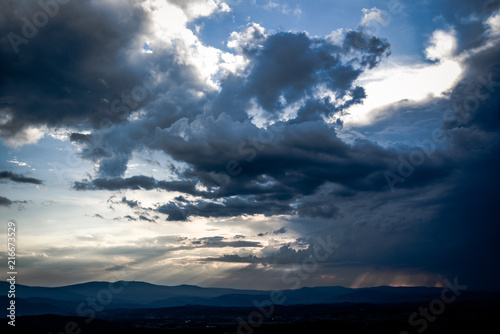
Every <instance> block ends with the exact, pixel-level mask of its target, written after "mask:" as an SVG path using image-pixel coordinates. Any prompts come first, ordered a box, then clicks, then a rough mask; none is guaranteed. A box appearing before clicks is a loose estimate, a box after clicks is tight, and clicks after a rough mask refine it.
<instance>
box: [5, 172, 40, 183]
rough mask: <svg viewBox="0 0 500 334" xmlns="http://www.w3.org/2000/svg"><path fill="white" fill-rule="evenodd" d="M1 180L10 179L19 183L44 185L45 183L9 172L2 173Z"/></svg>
mask: <svg viewBox="0 0 500 334" xmlns="http://www.w3.org/2000/svg"><path fill="white" fill-rule="evenodd" d="M0 179H8V180H11V181H14V182H18V183H31V184H42V183H43V182H42V181H41V180H39V179H35V178H31V177H25V176H22V175H19V174H15V173H12V172H8V171H2V172H0Z"/></svg>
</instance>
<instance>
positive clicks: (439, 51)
mask: <svg viewBox="0 0 500 334" xmlns="http://www.w3.org/2000/svg"><path fill="white" fill-rule="evenodd" d="M456 50H457V41H456V32H455V31H454V30H453V29H450V30H448V31H445V30H436V31H434V32H433V33H432V37H431V39H430V43H429V46H428V47H427V48H426V49H425V55H426V57H427V59H429V60H440V61H441V60H445V59H449V58H452V57H453V56H454V54H455V52H456Z"/></svg>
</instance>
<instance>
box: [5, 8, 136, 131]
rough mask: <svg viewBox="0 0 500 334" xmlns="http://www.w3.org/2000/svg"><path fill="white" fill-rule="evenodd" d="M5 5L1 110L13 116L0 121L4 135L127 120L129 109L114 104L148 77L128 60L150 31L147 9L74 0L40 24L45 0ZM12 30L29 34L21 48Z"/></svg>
mask: <svg viewBox="0 0 500 334" xmlns="http://www.w3.org/2000/svg"><path fill="white" fill-rule="evenodd" d="M0 6H1V7H2V13H1V14H0V16H1V22H2V24H1V25H0V36H2V39H1V40H0V57H1V62H0V77H1V80H0V90H1V91H2V94H1V100H0V109H1V110H2V112H4V113H7V114H8V115H9V117H11V120H10V122H8V123H6V124H2V125H1V127H0V130H1V135H2V136H3V137H8V136H12V135H14V134H15V133H17V132H18V131H19V130H21V129H22V128H24V127H26V126H29V125H49V126H61V125H77V124H79V123H80V122H83V121H89V122H90V123H91V124H92V125H93V126H94V127H96V128H99V127H101V126H103V125H104V124H103V121H106V122H121V121H123V119H124V118H125V117H126V116H127V113H115V112H112V110H111V108H112V107H111V105H110V104H111V103H112V102H113V101H114V100H115V99H117V98H118V99H119V98H120V95H121V94H122V92H124V91H130V89H131V88H132V87H134V86H136V85H138V83H139V81H140V80H142V76H144V73H141V71H143V70H139V69H136V68H134V66H132V65H131V64H127V59H126V53H127V50H128V49H130V48H132V47H134V43H136V41H135V40H134V38H135V36H137V35H138V34H140V33H141V32H143V31H144V29H145V27H144V20H145V14H144V13H143V12H142V11H141V10H140V9H139V7H136V6H134V5H133V4H132V3H131V2H127V3H126V4H125V6H123V7H120V9H118V10H117V8H107V7H106V6H105V5H103V4H96V3H91V2H88V1H84V2H82V1H71V2H69V3H67V4H59V10H58V11H57V13H56V14H55V15H53V17H49V18H48V21H47V23H46V24H45V25H43V26H41V27H36V26H35V25H33V16H34V15H35V14H36V13H39V12H41V13H42V14H44V11H43V9H42V8H41V6H40V5H39V3H38V2H37V1H8V0H1V1H0ZM46 16H47V15H46ZM23 20H24V21H23ZM26 22H28V23H26ZM89 27H91V29H89ZM11 33H14V34H17V35H18V36H20V37H21V38H24V39H25V40H26V42H25V43H24V42H23V43H21V44H19V45H17V46H16V48H17V49H18V50H14V49H16V48H13V46H12V43H11V42H10V40H9V38H7V36H9V34H11ZM11 36H12V35H11ZM4 37H5V38H4ZM16 51H18V52H17V53H16ZM73 139H75V137H73ZM80 139H81V138H80Z"/></svg>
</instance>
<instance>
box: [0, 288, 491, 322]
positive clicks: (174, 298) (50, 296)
mask: <svg viewBox="0 0 500 334" xmlns="http://www.w3.org/2000/svg"><path fill="white" fill-rule="evenodd" d="M8 285H9V283H7V282H0V289H2V290H4V291H7V290H8ZM442 290H443V288H433V287H389V286H381V287H373V288H359V289H352V288H345V287H341V286H332V287H304V288H301V289H297V290H281V291H275V292H273V295H274V296H277V298H276V299H275V301H276V300H278V301H279V303H277V304H280V303H281V304H282V305H312V304H339V303H371V304H394V303H418V302H425V301H430V300H432V299H435V298H440V296H441V292H442ZM270 296H271V291H263V290H238V289H226V288H203V287H199V286H195V285H186V284H183V285H178V286H166V285H155V284H151V283H147V282H137V281H130V282H128V281H127V282H126V281H118V282H113V283H111V282H102V281H96V282H87V283H79V284H74V285H67V286H61V287H40V286H25V285H19V284H18V285H16V301H18V302H17V305H19V308H18V311H17V313H18V315H41V314H56V315H65V316H75V315H77V314H78V312H77V309H78V307H80V310H82V309H85V307H87V308H88V306H87V305H88V300H89V298H90V299H93V300H94V301H95V302H96V303H98V305H99V306H103V308H105V309H106V310H112V309H153V308H165V307H179V306H187V305H191V306H193V305H200V306H217V307H253V306H254V304H255V303H259V304H262V303H267V304H271V303H272V302H271V297H270ZM499 297H500V293H492V292H479V291H464V292H463V295H462V296H461V297H460V299H461V300H467V299H474V300H481V301H494V300H498V298H499ZM3 299H7V297H6V296H0V300H3ZM2 302H7V301H6V300H5V301H2ZM99 303H101V304H102V305H100V304H99Z"/></svg>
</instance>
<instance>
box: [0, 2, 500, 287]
mask: <svg viewBox="0 0 500 334" xmlns="http://www.w3.org/2000/svg"><path fill="white" fill-rule="evenodd" d="M0 8H1V10H0V157H1V159H0V214H1V217H2V221H3V223H2V227H1V230H2V233H7V222H8V221H11V220H13V221H15V222H16V224H17V229H18V230H17V240H16V242H17V269H18V277H17V278H18V283H20V284H27V285H37V286H61V285H68V284H75V283H81V282H87V281H96V280H100V281H116V280H119V279H124V280H138V281H146V282H150V283H155V284H164V285H178V284H193V285H199V286H205V287H231V288H252V289H262V290H271V289H288V288H297V287H301V286H337V285H339V286H345V287H353V288H359V287H370V286H381V285H390V286H436V287H439V286H443V284H444V283H443V282H445V280H446V279H448V280H450V281H453V280H454V279H455V278H456V279H458V282H460V284H462V285H467V286H468V287H469V288H470V289H476V290H498V289H499V288H498V284H497V281H498V275H499V274H500V272H499V269H498V268H499V266H498V255H499V254H500V249H499V248H500V247H499V243H498V237H499V236H500V233H499V232H500V227H499V222H500V219H499V214H498V209H497V206H498V203H499V200H500V196H499V189H500V177H498V170H499V167H500V154H499V153H500V131H499V129H500V114H499V110H500V109H499V107H500V99H499V97H500V94H498V93H499V91H500V63H499V61H498V59H500V57H499V56H500V43H499V42H500V1H498V0H484V1H465V0H454V1H451V0H435V1H428V0H416V1H405V0H388V1H377V0H354V1H348V0H310V1H295V0H289V1H286V0H271V1H270V0H253V1H252V0H249V1H243V0H186V1H181V0H120V1H118V0H99V1H97V0H81V1H77V0H57V1H55V0H43V1H41V2H39V1H28V0H20V1H13V0H0ZM0 240H1V245H2V248H4V247H5V248H6V246H7V245H6V238H0ZM325 245H326V246H327V248H328V249H329V250H330V251H328V252H327V253H324V252H323V253H321V254H322V256H319V255H318V254H320V253H319V251H320V250H321V247H323V251H325V249H326V248H325V247H326V246H325ZM325 254H327V256H323V255H325ZM0 258H1V262H2V263H6V261H7V259H6V254H5V252H2V254H1V255H0ZM291 282H295V283H297V284H291Z"/></svg>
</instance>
